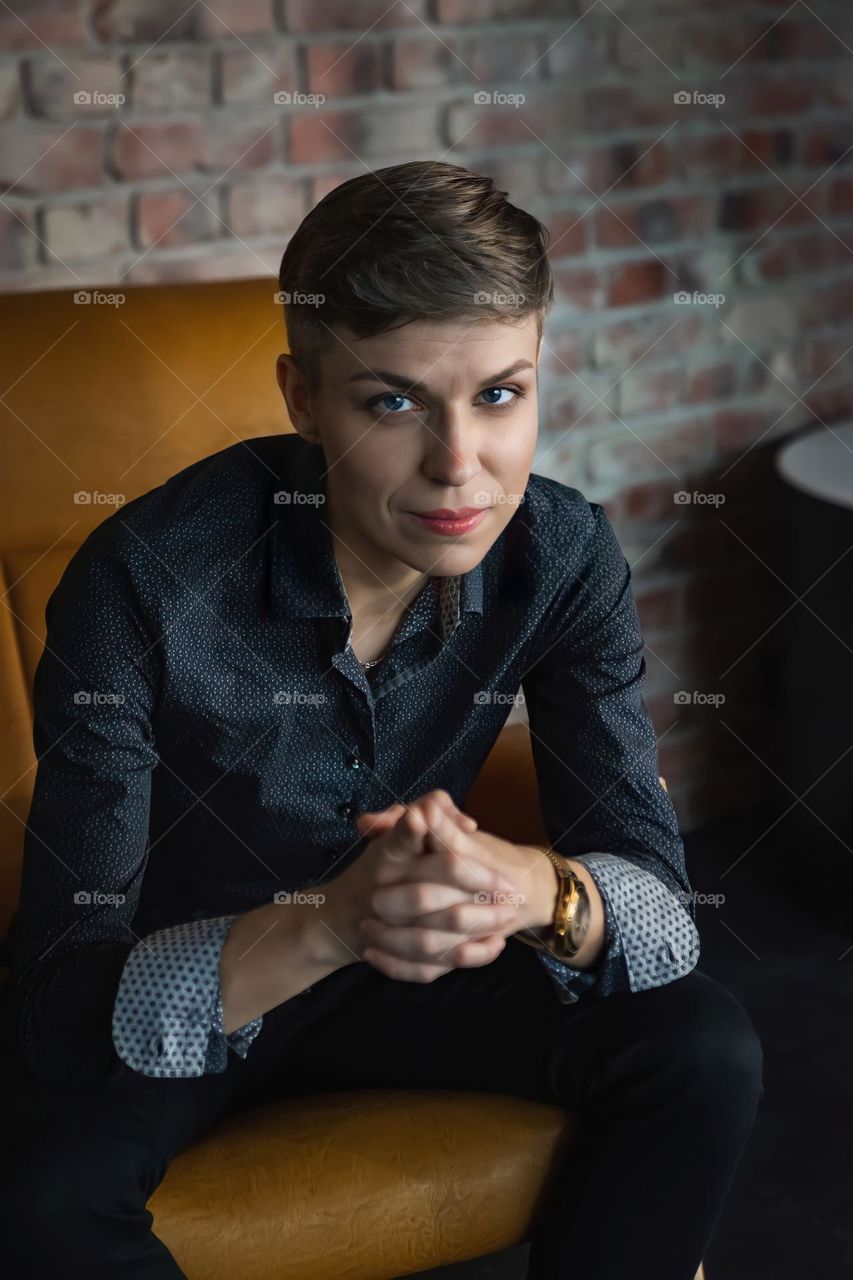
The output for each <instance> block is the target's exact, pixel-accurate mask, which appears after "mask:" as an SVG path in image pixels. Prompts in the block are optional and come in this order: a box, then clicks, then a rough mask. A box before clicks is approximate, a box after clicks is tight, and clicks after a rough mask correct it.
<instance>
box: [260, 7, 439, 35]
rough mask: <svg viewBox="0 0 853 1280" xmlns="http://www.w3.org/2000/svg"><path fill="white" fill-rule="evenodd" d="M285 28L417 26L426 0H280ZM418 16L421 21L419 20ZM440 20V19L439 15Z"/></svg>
mask: <svg viewBox="0 0 853 1280" xmlns="http://www.w3.org/2000/svg"><path fill="white" fill-rule="evenodd" d="M283 3H284V27H285V30H286V31H347V30H354V31H357V32H358V33H359V35H361V34H363V33H364V32H365V31H368V30H369V31H371V32H375V31H386V30H388V29H389V28H393V27H418V28H419V29H420V30H423V25H422V21H423V20H424V19H426V18H427V16H428V15H427V13H426V11H425V0H406V3H405V4H397V3H394V0H390V3H389V0H359V3H358V4H353V2H352V0H323V3H322V4H317V3H316V0H283ZM419 19H420V21H419ZM439 21H443V19H439Z"/></svg>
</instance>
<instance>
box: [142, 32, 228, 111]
mask: <svg viewBox="0 0 853 1280" xmlns="http://www.w3.org/2000/svg"><path fill="white" fill-rule="evenodd" d="M131 74H132V77H133V109H134V111H135V112H139V113H140V114H142V115H162V114H163V113H164V112H174V111H177V112H183V111H186V110H193V109H196V108H198V109H201V108H204V107H207V106H208V105H209V104H210V101H211V96H212V75H211V58H210V54H209V53H207V52H206V51H205V50H204V49H201V48H200V49H194V50H193V51H192V53H185V52H183V51H180V52H179V51H177V50H165V51H157V50H154V51H152V52H150V53H147V54H146V55H145V57H144V58H141V59H140V60H139V61H138V62H136V61H134V65H133V71H132V73H131Z"/></svg>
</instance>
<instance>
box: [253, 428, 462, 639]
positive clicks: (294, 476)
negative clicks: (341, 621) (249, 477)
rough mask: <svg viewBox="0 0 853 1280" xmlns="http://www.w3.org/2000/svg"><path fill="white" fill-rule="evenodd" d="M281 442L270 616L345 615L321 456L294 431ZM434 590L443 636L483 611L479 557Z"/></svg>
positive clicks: (275, 494)
mask: <svg viewBox="0 0 853 1280" xmlns="http://www.w3.org/2000/svg"><path fill="white" fill-rule="evenodd" d="M282 445H283V448H282V455H283V456H282V461H281V465H280V467H279V475H278V480H277V482H276V486H275V489H274V490H273V492H272V493H271V495H270V503H271V506H270V519H271V520H272V521H273V528H272V536H271V540H270V547H271V553H270V568H271V573H270V595H269V606H270V616H271V617H272V618H273V619H276V620H279V619H282V618H338V617H344V618H345V617H348V616H349V610H348V603H347V597H346V591H345V588H344V584H343V581H342V579H341V575H340V571H339V569H338V562H337V559H336V557H335V553H334V548H333V544H332V536H331V534H330V532H329V529H328V527H327V525H326V522H325V520H324V515H323V507H324V501H325V496H326V458H325V454H324V453H323V450H322V447H321V446H320V445H316V444H311V443H310V442H309V441H307V440H304V439H302V437H301V436H299V435H298V433H294V437H291V436H290V435H288V436H284V437H282ZM284 446H286V447H284ZM438 591H439V605H440V608H441V610H442V616H443V617H444V618H449V619H450V624H449V628H448V634H449V631H451V630H453V629H455V625H456V623H458V622H459V621H460V620H461V617H462V615H463V614H465V613H480V614H482V612H483V566H482V561H480V562H479V563H478V564H476V565H475V566H474V568H473V569H470V570H469V571H468V573H463V574H458V575H456V577H453V578H445V577H442V578H439V579H438ZM428 594H429V599H430V600H431V601H432V600H434V599H435V596H434V594H433V593H432V592H430V593H427V592H424V593H423V595H422V596H421V597H418V600H422V599H425V598H426V596H427V595H428ZM416 607H417V602H416Z"/></svg>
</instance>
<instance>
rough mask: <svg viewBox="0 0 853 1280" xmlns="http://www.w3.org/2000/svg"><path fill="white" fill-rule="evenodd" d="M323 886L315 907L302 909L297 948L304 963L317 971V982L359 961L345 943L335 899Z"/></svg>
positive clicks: (345, 933)
mask: <svg viewBox="0 0 853 1280" xmlns="http://www.w3.org/2000/svg"><path fill="white" fill-rule="evenodd" d="M330 888H331V886H327V888H326V890H325V892H324V893H322V894H321V901H320V902H319V904H318V905H317V906H310V907H307V908H306V912H305V916H304V919H303V920H302V926H301V927H302V937H301V948H302V954H303V957H304V962H305V964H306V965H308V966H309V967H310V968H311V969H315V970H317V979H316V980H318V981H319V979H320V978H321V977H324V976H325V975H326V974H328V973H333V972H334V971H335V970H336V969H342V968H344V966H345V965H348V964H354V963H355V961H356V960H359V959H360V958H361V957H360V956H359V955H358V954H357V953H356V949H355V947H354V946H352V945H351V944H350V941H349V939H348V930H347V928H346V925H345V923H344V922H342V921H341V920H340V919H339V918H338V913H337V911H336V909H335V899H334V896H333V894H332V893H331V892H330Z"/></svg>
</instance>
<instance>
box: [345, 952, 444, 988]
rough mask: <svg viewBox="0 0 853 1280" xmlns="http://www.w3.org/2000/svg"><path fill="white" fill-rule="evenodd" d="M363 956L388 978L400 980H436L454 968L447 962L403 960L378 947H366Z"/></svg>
mask: <svg viewBox="0 0 853 1280" xmlns="http://www.w3.org/2000/svg"><path fill="white" fill-rule="evenodd" d="M362 958H363V959H364V960H366V961H367V963H368V964H369V965H372V967H373V968H374V969H378V970H379V972H380V973H384V974H385V976H386V977H387V978H395V979H396V980H397V981H398V982H435V980H436V978H440V977H441V976H442V974H445V973H449V972H450V970H451V969H452V968H453V966H452V965H446V964H442V965H437V964H417V963H416V962H415V961H414V960H401V959H400V957H399V956H392V955H389V954H388V953H387V952H385V951H382V950H380V949H379V948H378V947H365V949H364V951H363V952H362Z"/></svg>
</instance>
